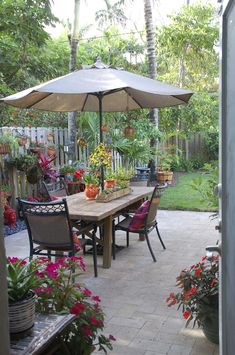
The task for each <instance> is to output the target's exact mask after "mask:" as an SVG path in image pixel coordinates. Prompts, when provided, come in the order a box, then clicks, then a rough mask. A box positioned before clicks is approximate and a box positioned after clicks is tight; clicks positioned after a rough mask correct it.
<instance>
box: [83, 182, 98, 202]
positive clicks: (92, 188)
mask: <svg viewBox="0 0 235 355" xmlns="http://www.w3.org/2000/svg"><path fill="white" fill-rule="evenodd" d="M99 191H100V188H99V187H98V186H97V185H93V184H87V185H86V186H85V196H86V200H95V199H96V197H97V195H98V193H99Z"/></svg>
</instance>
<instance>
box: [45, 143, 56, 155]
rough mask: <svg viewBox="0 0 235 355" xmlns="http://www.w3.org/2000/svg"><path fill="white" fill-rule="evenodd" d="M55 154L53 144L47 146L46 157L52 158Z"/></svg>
mask: <svg viewBox="0 0 235 355" xmlns="http://www.w3.org/2000/svg"><path fill="white" fill-rule="evenodd" d="M55 154H56V145H55V144H54V143H49V144H48V145H47V155H48V156H49V157H51V156H53V155H55Z"/></svg>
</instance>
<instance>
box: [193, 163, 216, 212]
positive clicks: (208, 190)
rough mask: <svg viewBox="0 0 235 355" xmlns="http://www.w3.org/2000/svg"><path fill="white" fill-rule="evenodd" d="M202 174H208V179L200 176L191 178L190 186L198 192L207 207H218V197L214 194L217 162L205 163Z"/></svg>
mask: <svg viewBox="0 0 235 355" xmlns="http://www.w3.org/2000/svg"><path fill="white" fill-rule="evenodd" d="M204 169H205V170H206V172H205V173H204V174H209V178H208V179H206V180H205V179H203V177H202V176H199V177H197V178H196V179H193V180H192V183H191V187H192V188H193V189H194V190H195V191H197V192H199V194H200V196H201V201H202V202H206V203H207V205H208V207H211V208H214V209H218V203H219V202H218V197H217V196H216V195H215V187H216V185H217V184H218V165H217V162H215V163H214V164H213V165H212V164H205V165H204Z"/></svg>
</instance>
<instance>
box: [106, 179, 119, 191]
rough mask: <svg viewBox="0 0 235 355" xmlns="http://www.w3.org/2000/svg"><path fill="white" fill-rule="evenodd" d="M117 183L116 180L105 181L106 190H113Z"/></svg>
mask: <svg viewBox="0 0 235 355" xmlns="http://www.w3.org/2000/svg"><path fill="white" fill-rule="evenodd" d="M115 184H116V181H115V180H114V179H108V180H105V181H104V188H105V189H111V188H113V187H114V186H115Z"/></svg>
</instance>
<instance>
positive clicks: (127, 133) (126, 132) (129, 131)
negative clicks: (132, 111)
mask: <svg viewBox="0 0 235 355" xmlns="http://www.w3.org/2000/svg"><path fill="white" fill-rule="evenodd" d="M134 134H135V130H134V128H133V127H131V126H127V127H126V128H125V129H124V135H125V137H132V136H134Z"/></svg>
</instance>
